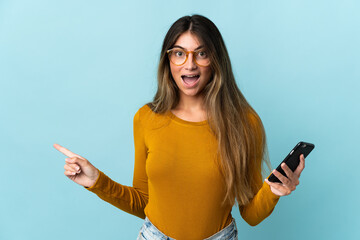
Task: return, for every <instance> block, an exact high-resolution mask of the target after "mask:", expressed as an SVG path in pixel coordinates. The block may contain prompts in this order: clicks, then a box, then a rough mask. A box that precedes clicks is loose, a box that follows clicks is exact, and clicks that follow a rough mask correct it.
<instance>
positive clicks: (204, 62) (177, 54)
mask: <svg viewBox="0 0 360 240" xmlns="http://www.w3.org/2000/svg"><path fill="white" fill-rule="evenodd" d="M166 52H167V54H168V55H169V59H170V61H171V62H172V63H173V64H175V65H176V66H181V65H183V64H184V63H185V62H186V61H187V59H188V57H189V54H190V53H192V56H193V60H194V62H195V63H196V65H198V66H200V67H207V66H209V65H210V58H209V56H208V55H207V53H206V51H205V50H202V49H200V50H196V51H185V50H184V49H181V48H172V49H169V50H167V51H166Z"/></svg>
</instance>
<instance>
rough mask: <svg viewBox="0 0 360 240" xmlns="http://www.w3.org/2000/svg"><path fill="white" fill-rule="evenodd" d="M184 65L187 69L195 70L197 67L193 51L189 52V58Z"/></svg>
mask: <svg viewBox="0 0 360 240" xmlns="http://www.w3.org/2000/svg"><path fill="white" fill-rule="evenodd" d="M184 67H185V69H186V70H193V69H196V68H197V65H196V63H195V61H194V55H193V53H189V56H188V59H187V61H186V62H185V65H184Z"/></svg>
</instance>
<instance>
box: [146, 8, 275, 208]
mask: <svg viewBox="0 0 360 240" xmlns="http://www.w3.org/2000/svg"><path fill="white" fill-rule="evenodd" d="M187 31H190V32H191V33H192V34H195V35H196V36H197V37H198V38H199V39H200V40H201V41H202V42H203V44H204V46H205V48H206V49H207V52H208V54H209V56H210V59H211V65H210V66H211V70H212V78H211V79H210V81H209V82H208V84H207V85H206V86H205V87H204V89H203V94H204V104H205V108H206V110H207V118H208V122H209V126H210V128H211V130H212V132H213V134H214V135H215V137H216V139H217V141H218V156H219V157H218V162H217V163H218V166H219V168H220V171H221V174H222V176H223V179H224V182H225V185H226V196H225V198H224V201H223V203H225V202H226V201H228V203H229V204H231V205H233V204H234V203H235V200H236V201H237V203H238V204H239V205H240V206H242V205H245V204H247V203H248V202H249V201H250V199H251V198H252V197H253V196H254V194H255V193H256V192H257V191H258V189H259V188H260V187H261V184H262V179H263V178H262V169H263V164H262V163H263V162H265V163H266V164H267V166H268V167H269V168H270V164H269V160H268V157H267V151H266V150H267V147H266V138H265V130H264V127H263V125H262V122H261V120H260V118H259V116H258V115H257V113H256V112H255V111H254V109H253V108H252V107H251V106H250V104H249V103H248V102H247V101H246V99H245V97H244V96H243V94H242V93H241V92H240V90H239V88H238V87H237V85H236V82H235V78H234V75H233V72H232V68H231V62H230V58H229V55H228V52H227V49H226V46H225V43H224V41H223V38H222V36H221V34H220V32H219V30H218V29H217V27H216V26H215V24H214V23H213V22H211V21H210V20H209V19H208V18H206V17H204V16H201V15H192V16H185V17H182V18H180V19H178V20H177V21H176V22H175V23H174V24H173V25H172V26H171V27H170V29H169V31H168V32H167V34H166V36H165V39H164V42H163V45H162V50H161V54H160V62H159V68H158V89H157V92H156V94H155V96H154V99H153V101H152V102H149V103H148V106H149V107H150V108H151V109H152V111H153V112H155V113H160V114H162V113H166V112H167V111H170V110H171V109H173V108H175V107H176V106H177V104H178V103H179V90H178V87H177V85H176V83H175V81H174V79H173V77H172V75H171V71H170V63H169V59H168V56H167V54H166V51H167V50H168V49H171V48H172V46H173V45H174V44H175V42H176V40H177V39H178V37H179V36H180V35H181V34H183V33H185V32H187Z"/></svg>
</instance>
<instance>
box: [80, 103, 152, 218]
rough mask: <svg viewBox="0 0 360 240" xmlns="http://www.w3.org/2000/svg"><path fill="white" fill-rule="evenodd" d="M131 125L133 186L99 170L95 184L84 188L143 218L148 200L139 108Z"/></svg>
mask: <svg viewBox="0 0 360 240" xmlns="http://www.w3.org/2000/svg"><path fill="white" fill-rule="evenodd" d="M133 127H134V129H133V131H134V145H135V166H134V176H133V187H129V186H124V185H122V184H120V183H117V182H115V181H113V180H112V179H110V178H109V177H108V176H106V175H105V174H104V173H103V172H101V171H99V177H98V179H97V180H96V182H95V184H94V185H93V186H91V187H89V188H86V189H87V190H89V191H91V192H93V193H95V194H96V195H98V197H100V198H101V199H102V200H104V201H106V202H108V203H110V204H112V205H114V206H115V207H117V208H119V209H121V210H123V211H125V212H127V213H130V214H133V215H135V216H138V217H140V218H143V219H144V218H145V213H144V208H145V206H146V204H147V202H148V184H147V175H146V171H145V163H146V158H147V148H146V145H145V141H144V129H143V127H142V124H141V121H140V110H139V111H138V112H137V113H136V114H135V116H134V121H133Z"/></svg>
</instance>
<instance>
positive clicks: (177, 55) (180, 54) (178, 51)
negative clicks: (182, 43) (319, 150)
mask: <svg viewBox="0 0 360 240" xmlns="http://www.w3.org/2000/svg"><path fill="white" fill-rule="evenodd" d="M174 55H175V57H183V56H184V55H185V53H184V51H181V50H174Z"/></svg>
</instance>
